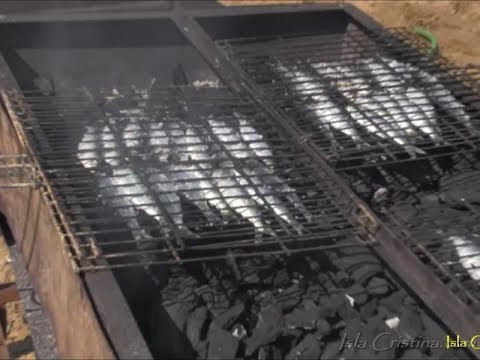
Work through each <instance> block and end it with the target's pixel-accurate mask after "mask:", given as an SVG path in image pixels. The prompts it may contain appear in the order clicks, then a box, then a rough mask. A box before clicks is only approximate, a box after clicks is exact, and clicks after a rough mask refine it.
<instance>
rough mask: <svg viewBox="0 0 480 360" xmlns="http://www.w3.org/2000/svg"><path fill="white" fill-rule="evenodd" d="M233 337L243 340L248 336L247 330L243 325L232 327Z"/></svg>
mask: <svg viewBox="0 0 480 360" xmlns="http://www.w3.org/2000/svg"><path fill="white" fill-rule="evenodd" d="M232 335H233V336H235V337H236V338H237V339H239V340H241V339H243V338H244V337H245V336H247V330H245V327H244V326H243V325H242V324H234V325H233V327H232Z"/></svg>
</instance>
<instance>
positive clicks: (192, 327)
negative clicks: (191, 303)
mask: <svg viewBox="0 0 480 360" xmlns="http://www.w3.org/2000/svg"><path fill="white" fill-rule="evenodd" d="M207 316H208V310H207V308H206V307H205V306H202V307H199V308H196V309H195V310H194V311H192V312H191V313H190V315H189V316H188V319H187V324H186V335H187V338H188V340H190V343H191V344H192V347H193V348H194V349H195V350H197V349H198V346H199V344H200V339H201V332H202V328H203V325H204V324H205V321H206V320H207ZM197 351H198V350H197Z"/></svg>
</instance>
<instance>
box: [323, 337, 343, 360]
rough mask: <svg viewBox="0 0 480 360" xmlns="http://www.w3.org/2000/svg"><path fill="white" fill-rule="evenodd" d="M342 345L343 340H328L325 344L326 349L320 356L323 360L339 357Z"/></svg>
mask: <svg viewBox="0 0 480 360" xmlns="http://www.w3.org/2000/svg"><path fill="white" fill-rule="evenodd" d="M341 346H342V342H341V341H340V340H338V341H335V342H328V343H327V344H326V345H325V349H324V350H323V353H322V356H321V357H320V359H321V360H331V359H338V358H339V357H338V355H339V354H340V351H341V350H340V347H341Z"/></svg>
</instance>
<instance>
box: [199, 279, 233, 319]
mask: <svg viewBox="0 0 480 360" xmlns="http://www.w3.org/2000/svg"><path fill="white" fill-rule="evenodd" d="M196 293H197V294H198V295H199V296H200V297H201V298H202V299H203V301H204V302H205V304H206V305H207V308H208V310H210V312H211V313H212V314H213V316H214V317H217V316H219V315H220V314H222V313H224V312H225V311H227V310H228V308H229V306H230V301H229V300H228V298H227V296H226V295H225V293H223V291H222V290H221V289H219V288H217V287H212V286H209V285H203V286H201V287H199V288H197V289H196Z"/></svg>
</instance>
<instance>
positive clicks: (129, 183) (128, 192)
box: [110, 167, 170, 250]
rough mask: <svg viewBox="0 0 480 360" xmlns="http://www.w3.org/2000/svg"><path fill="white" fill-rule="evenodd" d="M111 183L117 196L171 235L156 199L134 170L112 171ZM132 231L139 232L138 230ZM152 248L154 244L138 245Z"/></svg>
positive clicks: (124, 168) (164, 232) (119, 169)
mask: <svg viewBox="0 0 480 360" xmlns="http://www.w3.org/2000/svg"><path fill="white" fill-rule="evenodd" d="M110 181H111V182H112V183H113V184H114V186H115V190H114V192H115V195H116V196H118V197H120V198H123V199H124V200H125V202H128V203H129V204H131V205H132V206H133V207H134V209H135V210H143V211H144V212H145V213H146V214H148V215H149V216H151V217H152V218H154V219H155V220H156V221H157V223H158V224H159V225H160V230H161V232H162V233H163V234H164V235H167V236H168V235H169V233H170V230H169V228H168V224H167V222H166V220H165V218H164V217H163V214H162V213H161V211H160V209H158V208H157V207H156V206H155V201H154V199H153V198H151V197H150V196H149V195H148V192H147V189H146V188H145V186H144V185H143V184H142V182H141V180H140V178H139V177H138V176H137V174H135V172H134V171H133V169H130V168H128V167H118V168H114V169H112V176H110ZM119 201H120V200H119ZM132 230H135V231H137V230H138V229H132ZM151 246H152V244H147V243H145V242H140V243H138V247H139V248H140V249H142V250H143V249H147V248H151Z"/></svg>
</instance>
